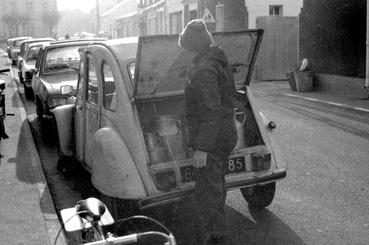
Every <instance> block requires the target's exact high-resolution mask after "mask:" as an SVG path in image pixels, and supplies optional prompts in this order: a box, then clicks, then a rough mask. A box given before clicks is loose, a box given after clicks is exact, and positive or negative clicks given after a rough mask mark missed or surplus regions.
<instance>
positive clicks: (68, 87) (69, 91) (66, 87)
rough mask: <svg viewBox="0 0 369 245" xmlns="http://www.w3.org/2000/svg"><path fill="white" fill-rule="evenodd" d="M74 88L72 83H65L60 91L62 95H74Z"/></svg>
mask: <svg viewBox="0 0 369 245" xmlns="http://www.w3.org/2000/svg"><path fill="white" fill-rule="evenodd" d="M73 92H74V89H73V86H71V85H64V86H61V87H60V93H61V94H62V95H73Z"/></svg>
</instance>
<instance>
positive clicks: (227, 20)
mask: <svg viewBox="0 0 369 245" xmlns="http://www.w3.org/2000/svg"><path fill="white" fill-rule="evenodd" d="M302 1H303V0H217V1H214V0H140V1H139V2H138V3H137V5H134V4H133V2H135V1H134V0H133V1H131V0H125V1H123V2H121V3H119V4H117V5H116V6H115V7H113V8H112V9H110V10H108V11H107V12H106V13H105V14H104V15H103V19H104V21H102V25H103V26H102V29H103V30H104V31H105V30H106V31H108V32H112V33H114V35H113V38H116V37H118V38H119V37H128V36H137V35H157V34H176V33H180V32H181V31H182V30H183V28H184V27H185V25H186V24H187V23H188V22H189V21H190V20H192V19H195V18H202V19H204V21H205V22H206V24H207V26H208V28H209V30H210V31H211V32H216V31H237V30H245V29H255V28H262V29H264V39H263V43H262V47H261V50H260V52H259V54H260V55H259V58H258V60H259V61H258V64H257V68H256V69H255V71H256V72H255V73H256V75H257V76H256V77H255V78H256V79H261V80H280V79H286V74H287V73H288V72H289V71H291V70H293V69H294V67H295V66H296V64H297V63H298V59H299V58H298V46H299V45H298V35H299V34H298V33H299V30H298V16H299V14H300V11H301V7H302V4H303V3H302ZM130 4H131V5H130ZM287 47H288V48H287ZM276 50H277V51H278V52H276Z"/></svg>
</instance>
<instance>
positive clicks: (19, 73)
mask: <svg viewBox="0 0 369 245" xmlns="http://www.w3.org/2000/svg"><path fill="white" fill-rule="evenodd" d="M18 78H19V82H20V83H23V76H22V72H21V71H18Z"/></svg>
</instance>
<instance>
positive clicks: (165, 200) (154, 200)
mask: <svg viewBox="0 0 369 245" xmlns="http://www.w3.org/2000/svg"><path fill="white" fill-rule="evenodd" d="M286 175H287V172H286V170H283V171H280V172H273V173H271V174H269V175H266V176H261V177H255V178H252V179H246V180H242V181H234V182H229V183H226V187H227V190H232V189H239V188H244V187H250V186H253V185H265V184H268V183H271V182H275V181H277V180H281V179H283V178H285V177H286ZM193 191H194V190H193V189H189V190H181V191H173V192H169V193H165V194H160V195H158V196H154V197H148V198H145V199H142V200H139V201H138V205H139V208H140V209H147V208H151V207H155V206H162V205H166V204H169V203H172V202H177V201H180V200H182V199H184V198H186V197H189V196H192V195H193Z"/></svg>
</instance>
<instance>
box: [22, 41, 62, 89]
mask: <svg viewBox="0 0 369 245" xmlns="http://www.w3.org/2000/svg"><path fill="white" fill-rule="evenodd" d="M52 41H55V39H54V38H51V37H49V38H34V39H28V40H24V41H22V42H21V43H20V46H19V55H18V61H17V66H18V77H19V81H20V82H21V83H22V82H23V76H22V69H23V67H22V65H23V59H24V55H25V54H26V51H27V49H28V46H29V45H30V44H31V43H37V42H52Z"/></svg>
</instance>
